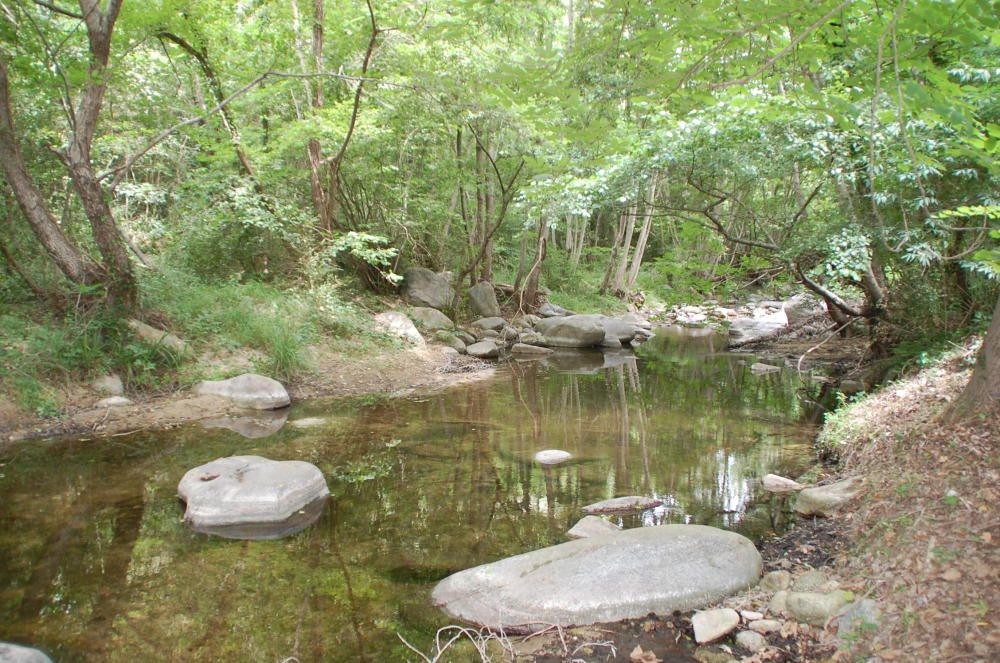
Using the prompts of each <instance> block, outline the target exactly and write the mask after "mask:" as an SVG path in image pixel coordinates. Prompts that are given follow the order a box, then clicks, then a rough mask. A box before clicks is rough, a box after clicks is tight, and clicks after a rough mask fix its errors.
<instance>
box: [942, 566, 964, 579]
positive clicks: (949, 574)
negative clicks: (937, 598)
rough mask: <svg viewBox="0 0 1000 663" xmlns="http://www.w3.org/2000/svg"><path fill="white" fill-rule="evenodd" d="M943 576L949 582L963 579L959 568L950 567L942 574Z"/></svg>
mask: <svg viewBox="0 0 1000 663" xmlns="http://www.w3.org/2000/svg"><path fill="white" fill-rule="evenodd" d="M941 577H942V578H944V579H945V580H947V581H948V582H955V581H956V580H961V579H962V572H961V571H959V570H958V569H948V570H947V571H945V572H944V573H942V574H941Z"/></svg>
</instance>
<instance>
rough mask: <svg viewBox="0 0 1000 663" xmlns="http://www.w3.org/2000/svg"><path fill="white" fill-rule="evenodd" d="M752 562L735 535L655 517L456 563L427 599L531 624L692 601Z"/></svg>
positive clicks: (685, 605) (588, 619)
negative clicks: (651, 522) (488, 560)
mask: <svg viewBox="0 0 1000 663" xmlns="http://www.w3.org/2000/svg"><path fill="white" fill-rule="evenodd" d="M760 569H761V557H760V553H758V552H757V549H756V548H755V547H754V545H753V543H751V542H750V540H749V539H747V538H745V537H743V536H741V535H739V534H736V533H734V532H727V531H725V530H721V529H717V528H714V527H706V526H704V525H661V526H659V527H640V528H637V529H631V530H627V531H624V532H621V533H619V534H616V535H614V536H598V537H594V538H587V539H579V540H576V541H570V542H568V543H562V544H559V545H556V546H550V547H548V548H542V549H541V550H535V551H533V552H529V553H525V554H523V555H517V556H516V557H510V558H507V559H503V560H500V561H498V562H493V563H492V564H484V565H482V566H478V567H475V568H472V569H468V570H465V571H461V572H459V573H456V574H455V575H452V576H450V577H448V578H446V579H445V580H443V581H442V582H441V583H439V584H438V586H437V587H435V589H434V592H433V594H432V598H433V601H434V603H435V605H438V606H440V607H441V608H442V609H444V611H445V612H447V613H448V614H449V615H451V616H452V617H455V618H458V619H462V620H465V621H468V622H472V623H475V624H479V625H482V626H486V627H489V628H492V629H500V628H504V629H507V630H508V631H518V630H520V631H537V630H539V629H541V628H544V627H546V626H549V625H552V624H560V625H574V624H575V625H584V624H593V623H597V622H612V621H618V620H621V619H628V618H634V617H643V616H645V615H647V614H649V613H650V612H653V613H657V614H661V615H665V614H669V613H671V612H673V611H674V610H692V609H695V608H700V607H702V606H705V605H708V604H710V603H712V602H714V601H717V600H719V599H721V598H723V597H725V596H728V595H730V594H732V593H735V592H737V591H740V590H741V589H745V588H747V587H750V586H752V585H753V584H754V583H756V582H757V579H758V578H759V576H760ZM738 619H739V618H738V616H737V620H738Z"/></svg>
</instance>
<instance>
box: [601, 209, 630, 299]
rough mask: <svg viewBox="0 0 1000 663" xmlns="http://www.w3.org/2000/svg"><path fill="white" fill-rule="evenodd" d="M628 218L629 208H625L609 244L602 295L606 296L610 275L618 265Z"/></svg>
mask: <svg viewBox="0 0 1000 663" xmlns="http://www.w3.org/2000/svg"><path fill="white" fill-rule="evenodd" d="M628 216H629V208H627V207H626V208H625V209H623V210H622V211H621V212H620V213H619V214H618V229H617V231H615V236H614V239H613V240H612V243H611V255H610V256H609V258H608V266H607V268H606V269H605V270H604V279H603V280H602V281H601V294H602V295H604V294H607V292H608V287H609V286H610V285H611V275H612V274H613V273H614V271H615V266H616V265H617V264H618V252H619V251H620V250H621V242H622V238H623V237H624V236H625V224H626V223H627V221H628Z"/></svg>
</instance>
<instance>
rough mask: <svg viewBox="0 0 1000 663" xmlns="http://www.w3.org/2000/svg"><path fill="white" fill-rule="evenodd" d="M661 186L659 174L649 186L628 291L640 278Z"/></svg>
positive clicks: (629, 275) (626, 284) (627, 285)
mask: <svg viewBox="0 0 1000 663" xmlns="http://www.w3.org/2000/svg"><path fill="white" fill-rule="evenodd" d="M657 184H659V174H654V175H653V181H652V182H650V184H649V198H648V199H647V200H646V212H645V214H644V215H643V220H642V230H641V231H640V232H639V239H638V241H637V242H636V243H635V254H634V255H633V256H632V266H631V267H630V268H629V271H628V280H627V281H626V282H625V287H626V288H627V289H632V288H634V287H635V280H636V279H637V278H639V268H640V267H641V266H642V257H643V255H644V254H645V253H646V243H647V242H648V241H649V233H650V230H652V227H653V203H654V202H655V200H656V187H657Z"/></svg>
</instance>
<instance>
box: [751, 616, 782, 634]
mask: <svg viewBox="0 0 1000 663" xmlns="http://www.w3.org/2000/svg"><path fill="white" fill-rule="evenodd" d="M750 630H751V631H754V632H755V633H764V634H767V633H774V632H775V631H780V630H781V622H779V621H778V620H777V619H758V620H756V621H752V622H750Z"/></svg>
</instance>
